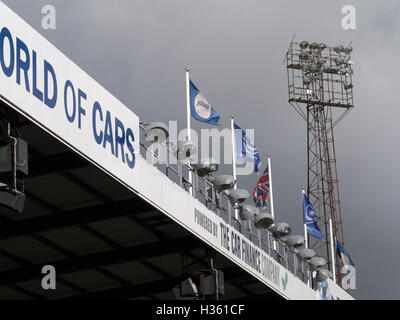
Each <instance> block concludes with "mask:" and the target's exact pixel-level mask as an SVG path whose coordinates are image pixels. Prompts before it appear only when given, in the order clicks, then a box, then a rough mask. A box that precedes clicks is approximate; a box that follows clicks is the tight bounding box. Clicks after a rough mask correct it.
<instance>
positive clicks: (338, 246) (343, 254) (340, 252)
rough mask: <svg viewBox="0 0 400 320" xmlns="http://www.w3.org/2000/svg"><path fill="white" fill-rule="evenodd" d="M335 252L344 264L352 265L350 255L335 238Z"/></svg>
mask: <svg viewBox="0 0 400 320" xmlns="http://www.w3.org/2000/svg"><path fill="white" fill-rule="evenodd" d="M336 253H337V254H338V256H339V257H340V259H342V262H343V264H344V265H345V266H353V267H354V263H353V260H351V258H350V255H349V254H348V253H347V251H346V249H345V248H343V246H342V244H341V243H340V242H339V241H337V240H336Z"/></svg>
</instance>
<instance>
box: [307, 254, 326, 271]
mask: <svg viewBox="0 0 400 320" xmlns="http://www.w3.org/2000/svg"><path fill="white" fill-rule="evenodd" d="M308 263H309V265H310V267H311V268H312V269H313V270H318V269H319V268H320V267H322V266H324V265H326V260H325V259H324V258H322V257H319V256H314V257H312V258H311V259H310V260H309V261H308Z"/></svg>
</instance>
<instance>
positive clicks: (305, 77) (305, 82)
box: [303, 76, 312, 86]
mask: <svg viewBox="0 0 400 320" xmlns="http://www.w3.org/2000/svg"><path fill="white" fill-rule="evenodd" d="M311 82H312V78H311V77H308V76H304V77H303V83H304V85H305V86H309V85H310V83H311Z"/></svg>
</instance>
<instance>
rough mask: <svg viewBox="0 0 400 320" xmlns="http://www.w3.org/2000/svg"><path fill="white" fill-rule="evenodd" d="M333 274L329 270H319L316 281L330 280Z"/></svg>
mask: <svg viewBox="0 0 400 320" xmlns="http://www.w3.org/2000/svg"><path fill="white" fill-rule="evenodd" d="M332 277H333V274H332V272H330V271H329V270H326V269H319V270H318V271H317V275H316V276H315V281H317V282H324V281H325V280H327V279H328V278H332Z"/></svg>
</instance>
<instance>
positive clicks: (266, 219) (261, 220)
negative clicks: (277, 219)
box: [254, 211, 274, 229]
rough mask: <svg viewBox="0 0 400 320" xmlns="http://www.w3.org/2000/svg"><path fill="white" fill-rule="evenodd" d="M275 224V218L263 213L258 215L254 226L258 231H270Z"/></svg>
mask: <svg viewBox="0 0 400 320" xmlns="http://www.w3.org/2000/svg"><path fill="white" fill-rule="evenodd" d="M273 223H274V218H273V217H272V215H271V214H270V213H268V212H265V211H262V212H260V213H259V214H257V215H256V217H255V219H254V225H255V226H256V228H258V229H268V228H269V227H270V226H271V225H272V224H273Z"/></svg>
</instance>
